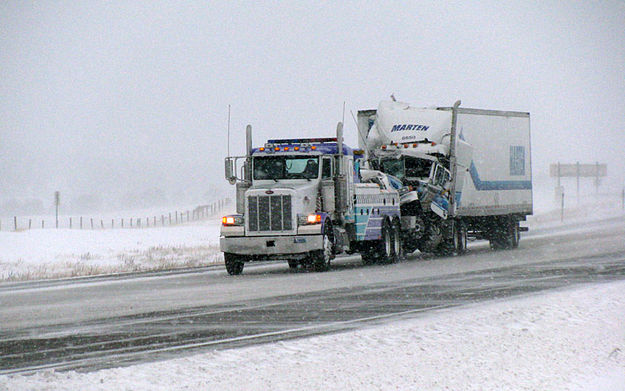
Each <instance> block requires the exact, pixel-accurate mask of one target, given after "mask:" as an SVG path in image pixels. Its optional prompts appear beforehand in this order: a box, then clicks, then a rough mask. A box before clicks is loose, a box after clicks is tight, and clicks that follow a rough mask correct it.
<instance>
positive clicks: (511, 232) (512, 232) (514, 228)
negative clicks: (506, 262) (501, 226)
mask: <svg viewBox="0 0 625 391" xmlns="http://www.w3.org/2000/svg"><path fill="white" fill-rule="evenodd" d="M508 236H509V237H510V239H509V242H510V247H511V248H517V247H519V241H520V240H521V232H520V231H519V222H518V221H516V220H511V221H510V225H509V229H508Z"/></svg>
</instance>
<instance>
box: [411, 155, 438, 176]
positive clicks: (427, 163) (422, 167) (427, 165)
mask: <svg viewBox="0 0 625 391" xmlns="http://www.w3.org/2000/svg"><path fill="white" fill-rule="evenodd" d="M431 168H432V161H431V160H425V159H415V158H411V157H407V158H406V176H407V177H409V178H427V177H429V176H430V169H431Z"/></svg>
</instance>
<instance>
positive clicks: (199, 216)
mask: <svg viewBox="0 0 625 391" xmlns="http://www.w3.org/2000/svg"><path fill="white" fill-rule="evenodd" d="M231 204H232V200H231V199H230V198H224V199H220V200H217V201H215V202H213V203H210V204H207V205H199V206H197V207H195V208H194V209H186V210H184V209H183V210H174V211H172V212H167V213H161V214H158V215H155V214H150V215H147V216H145V215H144V216H137V215H135V216H131V217H128V216H126V217H117V218H111V217H106V218H104V217H92V216H80V215H78V216H59V217H58V219H57V218H56V216H51V217H18V216H13V217H12V218H4V219H0V231H15V232H17V231H26V230H32V229H54V228H65V229H67V228H69V229H92V230H95V229H121V228H150V227H167V226H173V225H179V224H185V223H190V222H194V221H201V220H206V219H210V218H213V217H215V216H218V215H219V214H221V213H222V212H223V211H224V210H225V209H226V208H228V207H229V206H230V205H231Z"/></svg>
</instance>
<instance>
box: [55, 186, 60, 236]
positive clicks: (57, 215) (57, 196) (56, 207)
mask: <svg viewBox="0 0 625 391" xmlns="http://www.w3.org/2000/svg"><path fill="white" fill-rule="evenodd" d="M60 203H61V193H60V192H59V191H55V192H54V207H55V209H56V228H57V229H58V228H59V204H60Z"/></svg>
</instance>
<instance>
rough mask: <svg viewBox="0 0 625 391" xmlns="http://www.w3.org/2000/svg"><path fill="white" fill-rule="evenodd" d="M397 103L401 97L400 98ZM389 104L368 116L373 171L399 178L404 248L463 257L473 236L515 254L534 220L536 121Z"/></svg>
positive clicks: (361, 120)
mask: <svg viewBox="0 0 625 391" xmlns="http://www.w3.org/2000/svg"><path fill="white" fill-rule="evenodd" d="M392 98H393V97H392ZM459 106H460V101H457V102H456V104H454V106H453V107H433V108H416V107H412V106H410V105H409V104H407V103H404V102H398V101H396V100H395V99H394V98H393V100H391V101H382V102H380V104H379V105H378V108H377V109H372V110H360V111H358V115H357V120H356V122H357V127H358V131H359V133H360V137H359V146H360V148H361V149H363V153H364V154H365V156H366V157H365V159H366V165H367V166H368V167H369V168H371V169H374V170H379V171H381V172H383V173H385V174H388V175H390V176H391V177H394V178H396V179H398V181H397V182H399V183H400V185H399V186H398V187H399V192H400V196H401V201H400V203H401V206H400V212H401V218H400V220H401V243H402V250H403V251H404V252H406V253H410V252H413V251H415V250H417V249H418V250H420V251H422V252H430V253H437V254H447V255H449V254H459V253H462V252H464V251H465V250H466V247H467V240H468V238H475V239H486V240H488V241H489V242H490V246H491V247H492V248H494V249H505V248H515V247H517V246H518V245H519V240H520V232H521V231H526V230H527V228H526V227H521V226H520V224H519V223H520V222H521V221H525V220H526V217H527V216H528V215H531V214H532V177H531V154H530V115H529V113H526V112H516V111H498V110H483V109H470V108H460V107H459Z"/></svg>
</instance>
